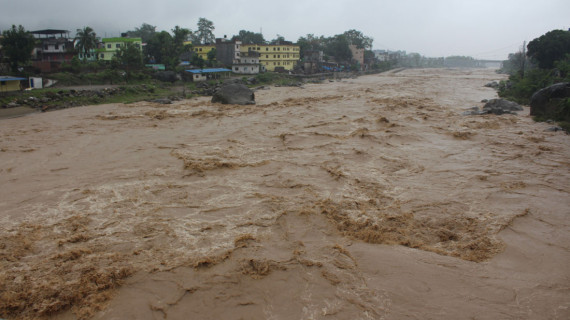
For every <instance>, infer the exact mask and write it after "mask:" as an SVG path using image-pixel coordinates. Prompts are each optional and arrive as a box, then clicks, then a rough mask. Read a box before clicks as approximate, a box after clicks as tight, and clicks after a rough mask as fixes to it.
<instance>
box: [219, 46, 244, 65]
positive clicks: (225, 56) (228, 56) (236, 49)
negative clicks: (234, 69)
mask: <svg viewBox="0 0 570 320" xmlns="http://www.w3.org/2000/svg"><path fill="white" fill-rule="evenodd" d="M240 49H241V41H237V40H234V41H228V40H226V39H216V60H218V62H220V63H222V64H223V65H225V66H228V67H231V66H233V65H234V63H237V62H238V61H239V59H240Z"/></svg>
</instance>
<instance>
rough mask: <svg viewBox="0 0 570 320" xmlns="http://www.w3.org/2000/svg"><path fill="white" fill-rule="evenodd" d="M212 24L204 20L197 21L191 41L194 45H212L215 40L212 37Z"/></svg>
mask: <svg viewBox="0 0 570 320" xmlns="http://www.w3.org/2000/svg"><path fill="white" fill-rule="evenodd" d="M214 29H215V27H214V23H213V22H212V21H210V20H208V19H206V18H200V19H199V20H198V29H197V31H196V32H195V33H194V37H193V40H194V42H196V44H206V43H213V42H214V41H215V40H216V37H215V36H214Z"/></svg>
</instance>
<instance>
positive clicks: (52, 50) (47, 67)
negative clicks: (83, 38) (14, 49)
mask: <svg viewBox="0 0 570 320" xmlns="http://www.w3.org/2000/svg"><path fill="white" fill-rule="evenodd" d="M31 34H33V35H34V37H35V38H36V39H37V40H38V41H37V44H36V47H35V48H34V50H33V52H32V64H33V65H34V67H36V68H38V69H40V70H41V71H42V72H50V71H56V70H58V69H59V67H60V66H61V64H62V63H63V62H70V61H71V59H72V58H73V56H74V48H73V39H70V38H69V31H67V30H55V29H45V30H36V31H32V32H31Z"/></svg>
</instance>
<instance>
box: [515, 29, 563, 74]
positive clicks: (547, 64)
mask: <svg viewBox="0 0 570 320" xmlns="http://www.w3.org/2000/svg"><path fill="white" fill-rule="evenodd" d="M527 49H528V51H527V53H526V55H527V56H528V57H529V58H531V59H533V60H534V61H536V62H537V63H538V67H539V68H541V69H551V68H553V67H554V62H556V61H558V60H562V59H564V58H565V57H566V55H567V54H569V53H570V31H564V30H552V31H549V32H547V33H546V34H544V35H542V36H540V37H538V38H536V39H534V40H532V41H531V42H529V43H528V46H527Z"/></svg>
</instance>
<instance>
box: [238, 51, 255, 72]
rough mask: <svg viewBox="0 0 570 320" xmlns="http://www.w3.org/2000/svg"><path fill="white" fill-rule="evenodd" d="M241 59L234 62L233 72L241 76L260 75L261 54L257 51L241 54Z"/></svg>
mask: <svg viewBox="0 0 570 320" xmlns="http://www.w3.org/2000/svg"><path fill="white" fill-rule="evenodd" d="M239 54H240V55H239V58H238V59H236V60H235V61H234V64H233V65H232V71H233V72H234V73H239V74H258V73H259V53H258V52H255V51H251V52H240V53H239Z"/></svg>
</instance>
